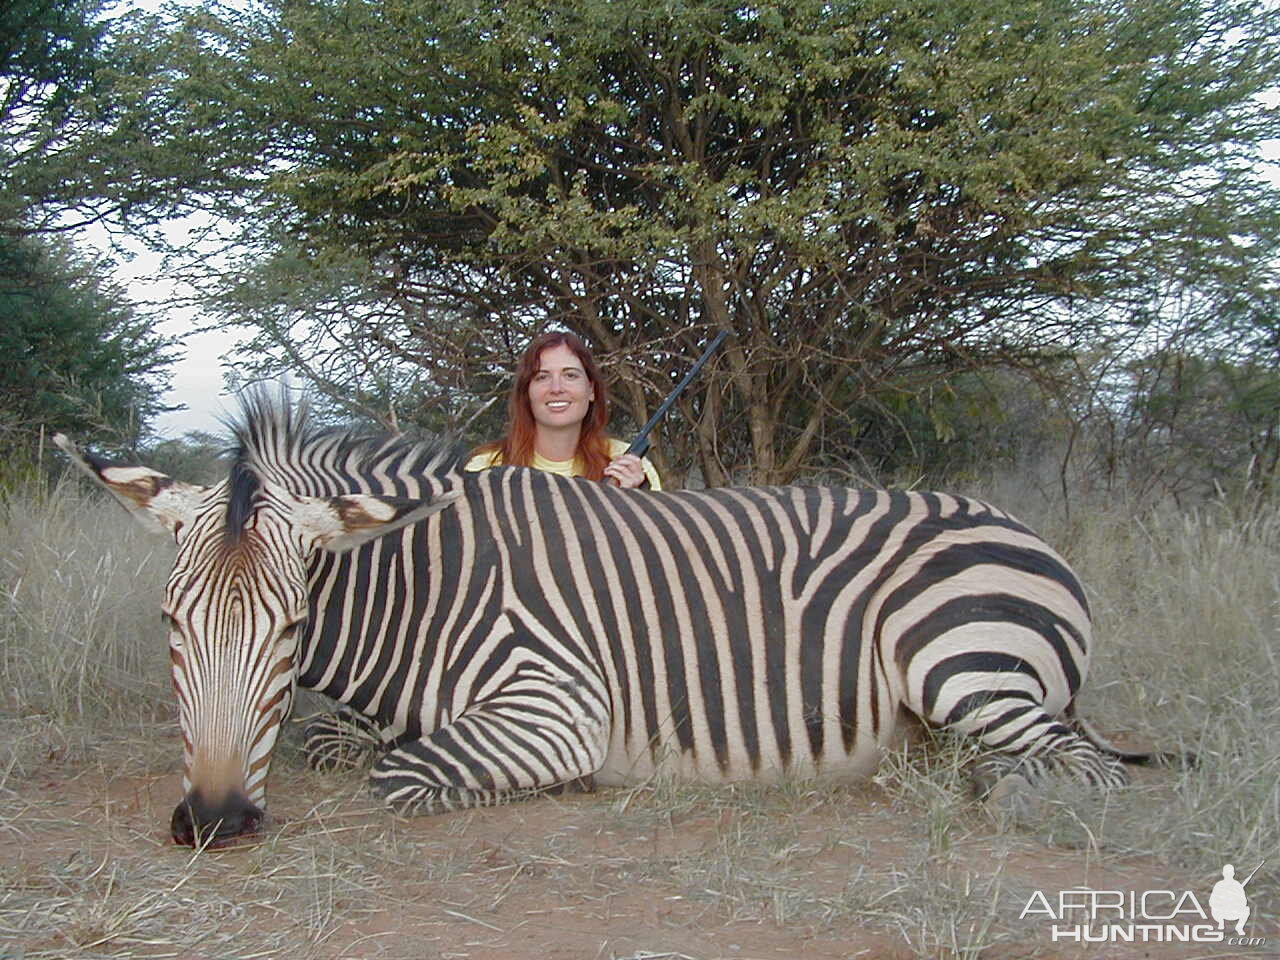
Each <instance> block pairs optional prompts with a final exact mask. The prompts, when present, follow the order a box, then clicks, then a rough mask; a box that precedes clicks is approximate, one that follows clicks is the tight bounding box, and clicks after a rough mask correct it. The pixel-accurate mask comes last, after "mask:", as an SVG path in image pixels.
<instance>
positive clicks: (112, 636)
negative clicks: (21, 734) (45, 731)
mask: <svg viewBox="0 0 1280 960" xmlns="http://www.w3.org/2000/svg"><path fill="white" fill-rule="evenodd" d="M171 564H172V548H171V546H170V545H169V544H168V543H167V541H166V540H165V539H164V538H162V537H154V536H153V535H150V534H147V533H146V532H145V531H143V530H142V529H141V528H140V527H139V525H138V524H137V522H136V521H134V520H133V519H132V518H130V517H129V516H128V515H127V514H126V513H125V512H124V511H123V510H122V509H121V508H120V507H119V506H118V505H117V504H115V503H112V502H108V501H106V500H104V499H103V498H102V497H101V496H100V495H98V494H97V493H94V492H88V491H86V490H84V489H82V488H80V487H79V486H78V484H77V483H75V482H72V481H71V480H67V481H64V482H63V483H60V484H58V485H56V486H54V487H53V489H52V490H45V489H43V488H41V487H31V488H28V489H27V490H26V491H23V492H18V493H10V494H8V495H7V496H4V497H0V717H3V718H4V719H5V721H6V722H8V723H10V724H13V723H15V722H17V723H21V724H24V725H25V726H26V728H28V729H30V728H31V726H32V724H33V723H38V722H43V723H44V724H45V725H46V726H48V727H49V728H51V729H53V730H56V731H61V732H66V731H70V730H96V731H109V730H113V729H116V730H119V729H121V728H130V727H136V726H137V724H139V723H140V722H147V721H152V720H155V719H156V718H157V717H160V716H164V717H168V716H170V715H171V713H172V706H171V704H172V695H171V693H170V687H169V681H168V668H167V659H168V657H167V646H166V643H165V634H164V630H163V628H162V626H161V624H160V618H159V609H160V608H159V602H160V591H161V587H162V586H163V584H164V581H165V577H166V576H167V574H168V571H169V568H170V566H171Z"/></svg>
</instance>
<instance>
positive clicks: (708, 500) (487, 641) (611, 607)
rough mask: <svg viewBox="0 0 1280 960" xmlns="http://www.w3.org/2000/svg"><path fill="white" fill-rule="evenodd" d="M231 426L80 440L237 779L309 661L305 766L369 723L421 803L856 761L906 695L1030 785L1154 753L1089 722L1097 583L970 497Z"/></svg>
mask: <svg viewBox="0 0 1280 960" xmlns="http://www.w3.org/2000/svg"><path fill="white" fill-rule="evenodd" d="M238 436H239V441H240V455H239V457H238V460H237V467H236V471H239V472H238V473H236V474H233V478H232V480H231V481H228V482H227V483H225V484H223V485H222V486H220V487H218V488H214V489H213V490H211V491H201V490H200V489H199V488H185V487H183V485H180V484H175V483H174V482H173V481H170V480H169V479H168V478H166V477H162V476H161V475H159V474H154V472H152V471H147V470H146V469H145V468H112V469H103V468H101V467H100V466H94V465H91V464H82V465H84V466H86V469H89V470H90V471H91V472H95V473H96V475H97V476H98V479H99V480H100V481H101V482H103V483H104V484H105V485H107V486H108V488H109V489H112V492H113V493H115V494H116V496H117V497H119V498H120V499H121V500H122V501H123V502H126V505H129V506H130V508H131V509H135V510H137V511H138V512H139V513H147V512H151V513H153V514H156V516H154V517H153V518H152V519H158V520H159V522H160V524H161V525H162V526H165V527H166V528H168V529H170V530H171V531H174V532H175V536H176V537H177V539H178V544H179V551H178V554H179V555H178V560H177V566H176V568H175V573H174V575H173V576H172V577H171V579H170V584H169V590H168V600H167V603H168V604H169V612H170V615H171V616H172V617H173V618H174V620H175V622H176V623H177V624H178V625H179V626H180V628H181V629H180V631H179V636H178V643H179V646H180V647H181V646H183V645H185V646H186V648H188V649H189V650H190V651H204V653H203V654H202V655H200V656H195V655H194V654H193V653H188V652H182V651H176V652H175V669H174V677H175V684H176V685H177V687H178V692H179V700H180V702H181V704H182V711H183V730H184V735H185V736H186V737H187V738H188V754H189V756H188V768H189V769H190V768H191V767H192V764H193V763H196V762H197V759H198V758H193V757H192V756H191V754H192V753H193V752H194V753H199V751H200V750H201V749H203V748H202V747H201V743H199V742H196V740H195V739H194V737H195V736H196V735H195V734H193V733H191V731H206V732H207V731H214V732H215V733H217V732H218V731H222V732H226V731H231V734H228V736H230V737H231V739H232V740H233V741H234V742H235V743H236V744H238V746H236V748H235V749H236V751H238V752H236V754H235V756H234V757H230V756H228V757H222V758H216V757H215V758H212V759H210V758H209V757H205V758H204V759H205V761H207V763H206V765H207V766H209V767H210V768H212V769H215V770H218V769H220V768H219V766H218V765H219V763H221V764H223V765H224V766H225V765H226V764H234V763H239V764H241V765H242V766H243V767H244V769H243V771H242V777H241V779H240V781H239V782H240V784H242V785H243V791H242V792H244V793H247V795H248V796H249V797H250V799H251V800H252V802H253V804H259V803H260V801H261V796H262V790H263V783H264V781H265V776H266V767H267V764H268V763H269V759H270V749H271V746H272V745H273V744H274V741H275V731H274V730H267V729H265V727H266V726H270V725H271V724H276V725H278V723H279V721H280V718H281V717H282V716H283V707H287V704H288V699H289V693H290V691H291V686H292V682H293V681H295V680H296V682H297V683H298V684H301V685H302V686H303V687H308V688H312V689H315V690H319V691H321V692H323V693H325V694H327V695H328V696H330V697H332V698H333V699H335V700H337V701H338V702H339V703H341V704H343V705H345V706H344V711H345V713H346V714H347V715H346V716H345V717H342V716H337V715H335V716H331V717H327V718H321V719H319V720H318V721H316V722H315V723H314V724H313V725H312V727H311V730H310V734H309V737H308V749H309V752H310V754H311V758H312V761H313V762H314V763H315V764H316V765H318V766H332V765H335V764H339V763H346V762H349V761H350V760H351V755H350V753H349V752H344V750H345V749H346V748H345V746H344V741H352V739H353V738H352V736H351V733H350V731H351V728H352V724H353V722H354V723H355V726H356V727H358V728H359V730H360V734H359V736H357V737H355V738H354V745H355V747H356V751H357V753H358V752H360V751H365V752H367V753H368V754H370V755H372V756H375V757H376V760H375V762H374V763H373V767H372V772H371V781H372V783H373V785H374V787H375V788H376V789H377V790H378V791H380V792H381V793H382V794H383V795H384V796H386V797H387V798H388V799H389V800H390V801H391V802H393V803H395V804H397V805H399V806H403V807H406V808H412V809H423V810H430V809H439V808H450V807H455V806H466V805H473V804H483V803H490V802H493V801H495V800H498V799H502V798H508V797H513V796H522V795H525V794H527V793H529V792H532V791H537V790H541V789H547V788H549V787H553V786H556V785H558V784H564V783H569V782H573V781H577V780H579V779H581V778H588V777H594V778H595V780H596V781H597V782H603V783H613V784H621V783H629V782H635V781H638V780H642V779H644V778H646V777H649V776H651V775H653V774H654V773H671V774H675V775H678V776H680V777H688V778H694V779H698V780H704V781H727V780H737V779H747V778H761V779H768V778H777V777H782V776H791V775H798V776H810V775H819V774H822V775H826V774H835V775H855V774H859V773H868V772H870V771H871V770H873V769H874V768H875V766H876V764H877V762H878V760H879V757H880V755H881V752H882V750H883V749H884V748H885V747H886V746H887V745H889V744H890V743H891V741H892V740H893V738H894V736H895V732H896V731H897V728H898V727H899V726H900V721H901V719H902V715H903V714H904V713H911V714H915V715H916V716H918V717H920V718H921V719H923V720H924V721H925V722H926V723H929V724H932V725H935V726H939V727H949V728H952V729H954V730H957V731H960V732H962V733H965V734H969V735H972V736H974V737H977V738H979V739H980V740H981V741H982V743H983V744H985V745H986V747H988V748H990V750H991V751H993V753H994V754H995V755H997V756H999V757H1002V758H1003V760H1002V761H1001V762H1000V764H999V769H1000V770H1002V771H1008V770H1011V769H1014V768H1017V767H1021V770H1022V772H1023V773H1025V774H1026V775H1027V776H1029V777H1032V778H1034V777H1038V776H1044V775H1046V774H1049V773H1053V772H1063V773H1066V774H1068V775H1070V776H1072V777H1075V778H1076V779H1078V780H1081V781H1084V782H1087V783H1090V784H1094V785H1099V786H1111V785H1116V784H1120V783H1123V782H1124V780H1125V775H1124V772H1123V770H1122V769H1121V766H1120V762H1119V761H1120V760H1121V759H1145V758H1142V757H1133V756H1126V755H1122V754H1119V753H1118V752H1116V751H1114V750H1112V749H1111V748H1109V747H1107V746H1106V745H1105V744H1102V743H1101V742H1100V741H1098V740H1097V739H1096V738H1094V737H1092V736H1091V735H1090V734H1089V733H1088V732H1087V730H1085V729H1084V728H1083V727H1082V725H1081V724H1079V722H1078V721H1076V720H1075V718H1074V716H1073V713H1072V707H1073V703H1074V700H1075V697H1076V694H1077V692H1078V691H1079V689H1080V685H1081V684H1082V683H1083V682H1084V679H1085V676H1086V673H1087V670H1088V664H1089V652H1090V646H1091V643H1092V640H1091V635H1090V619H1089V608H1088V603H1087V601H1086V599H1085V595H1084V592H1083V590H1082V588H1081V585H1080V583H1079V581H1078V580H1077V579H1076V577H1075V575H1074V574H1073V573H1072V572H1071V570H1070V569H1069V568H1068V567H1067V565H1066V563H1065V562H1064V561H1063V560H1062V558H1061V557H1059V556H1058V554H1057V553H1055V552H1054V551H1053V550H1052V549H1051V548H1050V547H1049V546H1048V545H1047V544H1045V543H1044V541H1042V540H1041V539H1040V538H1039V537H1037V536H1036V535H1035V534H1034V533H1032V532H1031V531H1030V530H1028V529H1027V528H1026V527H1024V526H1023V525H1021V524H1020V523H1018V522H1017V521H1016V520H1014V519H1013V518H1011V517H1010V516H1008V515H1007V514H1005V513H1003V512H1001V511H999V510H997V509H995V508H993V507H991V506H989V505H987V504H985V503H981V502H978V501H976V500H970V499H966V498H962V497H954V496H948V495H944V494H937V493H914V492H891V491H885V490H854V489H844V488H819V487H776V488H740V489H716V490H706V491H679V492H647V491H633V490H620V489H617V488H614V487H611V486H607V485H605V484H599V483H590V482H587V481H584V480H577V479H567V478H564V477H558V476H554V475H551V474H546V473H540V472H537V471H533V470H526V469H520V468H511V467H499V468H495V469H491V470H487V471H484V472H480V473H466V472H462V471H461V470H460V469H459V457H458V456H457V455H456V454H455V453H452V452H450V451H448V450H445V449H443V448H440V447H432V446H429V445H416V444H413V443H411V442H409V441H406V440H403V439H399V438H389V439H374V440H368V439H360V438H356V437H351V436H347V435H344V434H342V433H339V432H333V431H322V430H315V429H313V428H311V427H310V426H309V425H308V423H307V419H306V415H305V412H302V411H299V410H291V409H290V408H289V407H288V405H286V404H283V403H277V402H273V401H269V400H267V399H266V398H265V397H264V396H263V395H257V396H255V397H252V398H250V399H249V400H248V401H247V403H246V415H245V421H244V423H243V424H242V425H241V426H240V427H239V428H238ZM113 471H114V472H113ZM130 471H132V472H130ZM237 478H238V479H237ZM144 481H145V482H144ZM144 488H145V489H144ZM361 495H363V496H361ZM230 527H235V529H234V530H233V529H230ZM179 531H183V532H179ZM362 538H363V542H362ZM357 543H360V545H355V544H357ZM218 558H222V560H218ZM246 606H247V607H249V608H251V609H245V608H246ZM209 651H216V653H210V652H209ZM229 664H230V665H235V664H238V665H239V666H238V667H235V666H228V665H229ZM281 664H286V668H283V669H282V667H281ZM224 667H225V669H224ZM237 712H239V714H240V716H239V717H238V718H237V717H236V716H233V715H234V714H236V713H237ZM353 717H354V718H358V720H353ZM232 734H234V736H232ZM221 735H222V733H218V734H217V736H221ZM200 736H206V734H205V733H202V734H200ZM207 740H208V742H209V743H212V742H214V741H215V740H217V737H216V736H213V735H212V734H209V735H208V736H207ZM202 742H203V741H202ZM347 745H350V744H347ZM371 745H372V746H371ZM213 749H214V748H212V747H210V748H209V750H213ZM200 769H201V770H202V771H203V770H204V768H203V767H201V768H200ZM204 775H205V774H204V773H202V774H201V776H202V777H203V776H204ZM188 786H189V788H190V789H189V793H194V794H199V793H200V784H199V783H194V784H191V783H189V784H188ZM236 789H237V790H240V788H239V787H237V788H236ZM233 792H234V791H233ZM191 806H192V808H193V809H194V804H192V805H191ZM215 815H216V811H215V812H211V813H209V814H207V817H209V818H212V817H214V816H215ZM176 816H177V814H175V817H176ZM175 822H176V820H175ZM184 829H185V828H184ZM178 835H179V831H178V830H177V828H176V827H175V836H178Z"/></svg>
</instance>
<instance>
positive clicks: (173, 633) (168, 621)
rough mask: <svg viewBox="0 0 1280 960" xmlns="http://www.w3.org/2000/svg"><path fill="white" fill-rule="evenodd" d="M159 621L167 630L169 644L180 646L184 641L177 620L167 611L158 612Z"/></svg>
mask: <svg viewBox="0 0 1280 960" xmlns="http://www.w3.org/2000/svg"><path fill="white" fill-rule="evenodd" d="M160 621H161V622H162V623H163V624H164V627H165V629H166V630H168V631H169V646H170V647H181V646H182V645H183V643H184V640H183V638H182V631H181V630H180V629H178V621H177V620H175V619H174V618H173V617H171V616H169V614H167V613H161V614H160Z"/></svg>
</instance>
